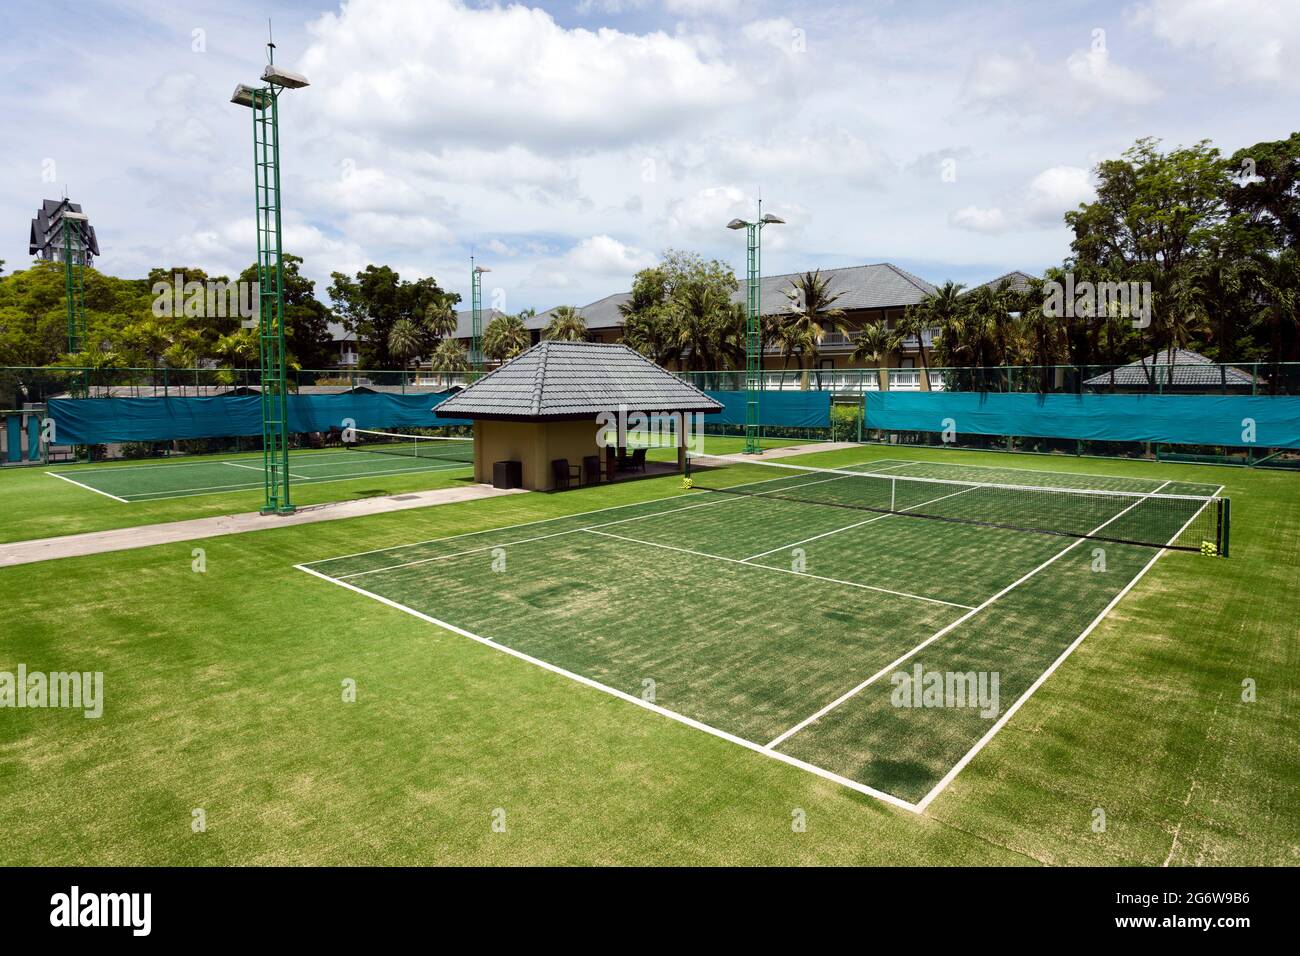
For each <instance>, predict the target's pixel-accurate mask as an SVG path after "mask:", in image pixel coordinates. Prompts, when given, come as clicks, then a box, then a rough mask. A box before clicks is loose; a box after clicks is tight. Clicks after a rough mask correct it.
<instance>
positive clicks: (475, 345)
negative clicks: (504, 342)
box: [469, 256, 492, 382]
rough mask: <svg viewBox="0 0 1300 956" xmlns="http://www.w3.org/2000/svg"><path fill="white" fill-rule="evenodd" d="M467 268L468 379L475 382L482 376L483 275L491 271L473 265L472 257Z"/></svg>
mask: <svg viewBox="0 0 1300 956" xmlns="http://www.w3.org/2000/svg"><path fill="white" fill-rule="evenodd" d="M469 267H470V268H469V368H470V373H469V377H470V381H471V382H476V381H478V380H479V379H480V378H481V377H482V376H483V273H485V272H491V271H492V270H491V269H488V268H486V267H484V266H476V265H474V257H473V256H470V257H469Z"/></svg>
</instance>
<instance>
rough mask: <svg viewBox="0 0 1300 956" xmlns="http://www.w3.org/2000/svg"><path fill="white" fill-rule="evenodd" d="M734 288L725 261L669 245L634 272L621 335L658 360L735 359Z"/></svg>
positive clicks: (721, 362) (738, 335) (739, 348)
mask: <svg viewBox="0 0 1300 956" xmlns="http://www.w3.org/2000/svg"><path fill="white" fill-rule="evenodd" d="M736 289H737V283H736V276H735V274H734V273H733V272H732V271H731V267H730V266H728V265H727V264H726V263H724V262H721V261H719V260H717V259H709V260H705V259H704V258H703V257H702V256H700V255H698V254H696V253H693V252H683V251H681V250H676V249H669V250H667V251H665V252H664V253H663V255H662V256H661V257H660V260H659V263H658V264H657V265H655V266H652V267H650V268H649V269H642V270H641V271H640V272H638V273H637V274H636V277H635V278H634V279H633V280H632V294H631V296H630V297H629V299H628V301H627V302H624V303H623V304H622V305H620V306H619V312H620V313H622V315H623V320H624V325H623V337H624V341H625V342H627V344H628V345H629V346H631V347H632V348H634V349H636V350H637V351H639V352H641V353H642V354H643V355H647V356H649V357H650V358H652V359H654V360H655V361H656V362H658V363H660V364H661V365H667V364H670V363H673V362H676V363H677V364H678V365H685V364H687V363H688V362H689V364H690V365H691V366H692V367H693V368H699V367H702V366H709V365H713V366H714V367H718V366H723V367H726V366H727V365H729V364H734V363H738V362H739V361H740V358H741V357H743V355H744V313H743V311H741V312H737V311H736V309H735V307H734V304H733V303H732V298H733V296H734V295H735V292H736ZM737 316H739V320H737ZM737 322H739V324H737Z"/></svg>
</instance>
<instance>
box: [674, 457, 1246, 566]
mask: <svg viewBox="0 0 1300 956" xmlns="http://www.w3.org/2000/svg"><path fill="white" fill-rule="evenodd" d="M701 464H704V465H705V466H706V467H703V468H701V467H700V465H701ZM691 478H692V481H693V482H694V487H695V488H697V489H702V490H705V491H711V492H719V493H725V494H736V495H752V496H755V497H762V498H768V499H773V500H777V501H792V502H798V503H800V504H806V505H817V506H824V507H832V508H847V509H852V510H858V511H869V512H877V513H879V514H882V515H889V514H893V515H900V516H906V517H911V518H928V519H931V520H936V521H951V522H956V523H960V524H972V525H982V526H984V527H989V528H1003V529H1007V530H1011V531H1027V532H1033V533H1036V534H1058V535H1066V536H1069V537H1075V538H1093V539H1096V540H1099V541H1113V542H1118V543H1121V544H1139V545H1146V546H1149V547H1157V548H1175V549H1177V550H1180V551H1202V552H1204V553H1207V554H1218V555H1223V556H1227V553H1228V515H1229V500H1228V499H1227V498H1220V497H1217V496H1214V495H1184V494H1162V493H1160V489H1159V488H1157V489H1156V490H1154V491H1151V492H1146V491H1110V490H1096V489H1089V488H1049V487H1036V486H1033V485H1010V484H994V483H986V482H977V481H954V480H951V479H941V478H913V477H907V476H904V475H888V474H871V473H869V472H859V471H846V470H842V469H836V468H811V467H808V466H804V465H790V464H784V463H779V462H752V463H751V462H745V463H743V464H737V463H735V462H730V461H725V460H721V459H711V458H701V459H699V460H697V461H696V462H694V463H693V465H692V468H691ZM1166 484H1168V483H1166Z"/></svg>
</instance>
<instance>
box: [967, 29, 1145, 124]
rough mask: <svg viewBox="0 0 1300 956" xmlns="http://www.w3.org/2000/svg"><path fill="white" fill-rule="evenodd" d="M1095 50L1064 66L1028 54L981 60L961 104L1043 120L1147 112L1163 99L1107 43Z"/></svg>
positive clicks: (1025, 51) (974, 67)
mask: <svg viewBox="0 0 1300 956" xmlns="http://www.w3.org/2000/svg"><path fill="white" fill-rule="evenodd" d="M1096 44H1097V41H1094V46H1092V47H1090V48H1089V49H1087V50H1078V51H1075V52H1074V53H1071V54H1070V55H1069V56H1068V57H1066V59H1065V60H1064V61H1063V62H1060V63H1044V62H1043V61H1042V60H1040V59H1039V57H1038V54H1037V53H1036V52H1035V51H1034V50H1032V49H1028V48H1026V49H1023V50H1021V51H1019V52H1018V53H1017V54H1016V55H1014V56H1009V55H1006V54H1002V53H994V54H989V55H986V56H982V57H979V58H977V59H976V60H975V61H974V62H973V64H972V66H971V68H970V71H969V73H968V74H967V76H966V80H965V83H964V84H963V88H962V98H963V100H964V101H965V102H966V104H967V105H969V106H971V107H974V108H977V109H986V110H992V109H996V110H999V111H1005V112H1008V113H1011V114H1026V113H1034V114H1038V116H1039V117H1043V116H1047V117H1057V116H1060V115H1061V114H1062V113H1065V114H1073V115H1082V114H1085V113H1091V112H1094V111H1096V110H1099V109H1104V108H1113V107H1136V106H1143V105H1146V104H1149V103H1152V102H1154V101H1155V100H1157V99H1159V98H1160V96H1161V91H1160V90H1159V88H1158V87H1157V86H1156V85H1155V84H1154V83H1153V82H1152V81H1151V80H1150V79H1148V78H1147V77H1146V76H1145V75H1144V74H1142V73H1140V72H1138V71H1137V70H1133V69H1130V68H1128V67H1125V66H1122V65H1120V64H1117V63H1115V62H1114V61H1113V60H1112V59H1111V57H1110V53H1109V51H1108V49H1107V47H1106V46H1105V40H1102V42H1101V45H1096Z"/></svg>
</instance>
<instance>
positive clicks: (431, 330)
mask: <svg viewBox="0 0 1300 956" xmlns="http://www.w3.org/2000/svg"><path fill="white" fill-rule="evenodd" d="M423 325H424V331H425V332H426V333H427V334H428V335H429V337H430V338H433V339H446V338H451V337H452V336H453V335H455V334H456V313H455V312H454V311H453V310H452V307H451V306H450V305H448V304H447V303H446V302H433V303H431V304H430V305H429V307H428V308H427V309H425V310H424V319H423Z"/></svg>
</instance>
